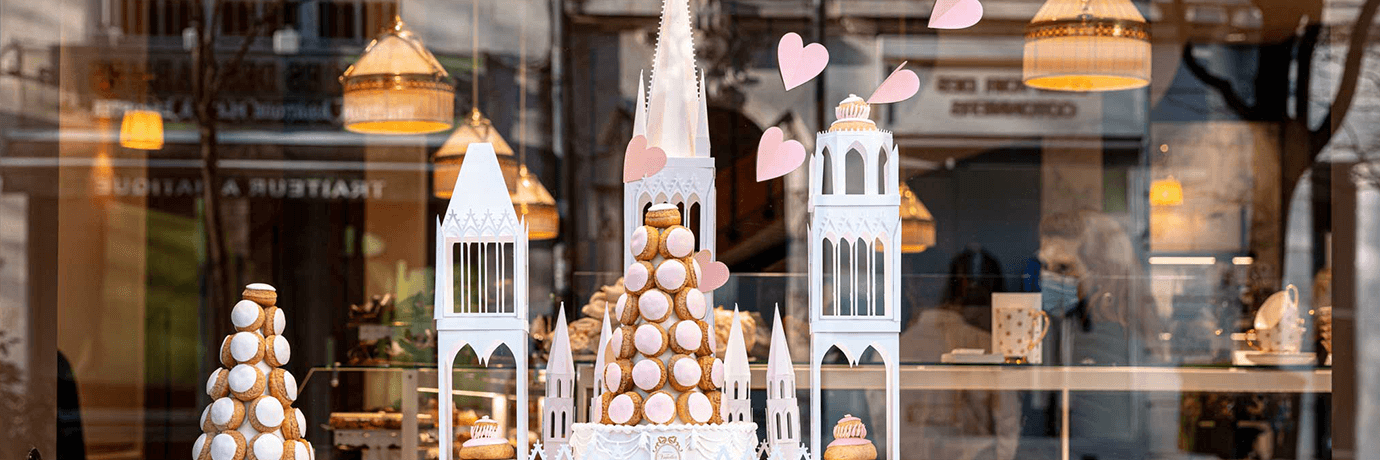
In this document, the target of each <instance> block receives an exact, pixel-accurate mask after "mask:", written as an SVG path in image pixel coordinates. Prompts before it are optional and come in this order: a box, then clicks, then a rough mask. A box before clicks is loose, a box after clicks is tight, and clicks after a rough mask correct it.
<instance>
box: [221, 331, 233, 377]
mask: <svg viewBox="0 0 1380 460" xmlns="http://www.w3.org/2000/svg"><path fill="white" fill-rule="evenodd" d="M234 337H235V335H234V334H230V335H227V336H225V340H222V341H221V342H220V365H221V366H225V367H226V368H227V369H228V368H231V367H235V356H234V355H232V354H231V353H230V339H231V338H234Z"/></svg>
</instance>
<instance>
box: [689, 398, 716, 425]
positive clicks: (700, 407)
mask: <svg viewBox="0 0 1380 460" xmlns="http://www.w3.org/2000/svg"><path fill="white" fill-rule="evenodd" d="M685 407H686V409H688V410H689V412H690V420H693V421H694V422H695V423H709V419H710V418H713V417H714V404H713V403H711V402H709V397H708V396H705V395H704V393H700V392H694V393H690V395H689V396H687V399H686V401H685Z"/></svg>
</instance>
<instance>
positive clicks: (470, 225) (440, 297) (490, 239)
mask: <svg viewBox="0 0 1380 460" xmlns="http://www.w3.org/2000/svg"><path fill="white" fill-rule="evenodd" d="M454 190H455V193H454V194H453V197H452V198H451V200H450V204H449V206H447V207H446V214H445V216H444V218H443V219H438V220H437V222H436V307H435V312H434V313H433V316H434V318H435V320H436V345H437V353H436V361H437V362H436V366H437V369H438V376H437V381H438V382H437V383H438V387H439V390H440V399H441V404H440V406H441V407H453V403H452V392H453V390H454V382H453V381H452V380H453V378H454V377H453V376H454V364H455V356H456V355H457V354H458V353H459V352H460V350H461V349H463V348H464V347H465V346H467V345H468V346H470V348H472V349H473V350H474V353H475V355H476V356H477V357H478V358H479V362H480V363H481V364H484V365H487V364H488V362H489V358H491V357H492V356H493V353H494V351H495V350H497V349H498V347H499V345H503V346H507V347H508V350H509V351H510V352H511V353H512V355H513V359H514V361H515V364H516V367H517V378H516V379H515V380H516V381H517V395H516V396H517V407H527V332H528V330H527V224H526V223H525V222H523V221H522V220H521V219H519V218H518V216H517V214H516V212H514V210H513V202H512V199H511V198H509V196H508V186H507V185H506V184H505V183H504V181H503V173H502V171H501V170H500V169H499V167H498V157H497V156H495V155H494V149H493V145H491V144H488V143H476V144H470V146H469V151H468V152H467V154H466V155H465V162H464V163H463V164H461V166H460V173H459V174H458V175H456V177H455V189H454ZM457 250H458V252H459V254H460V256H459V257H460V260H459V261H458V262H459V270H460V273H458V274H456V273H452V271H453V267H456V262H457V261H456V260H455V254H456V251H457ZM509 254H511V257H509ZM486 261H487V262H488V263H484V262H486ZM456 275H459V277H460V279H461V280H462V282H461V283H460V285H459V286H458V287H457V286H456V285H455V276H456ZM457 289H458V291H459V292H458V295H457V292H456V291H457ZM437 414H438V416H439V419H440V420H439V421H438V422H437V428H438V430H439V431H438V432H439V433H451V432H453V431H452V426H453V425H452V424H453V423H454V421H453V420H451V411H450V410H441V411H438V412H437ZM516 426H517V427H518V428H517V430H516V433H515V434H516V435H517V453H518V458H527V428H526V427H527V426H528V425H527V411H526V410H519V411H517V424H516ZM504 429H509V428H508V427H504ZM438 438H439V443H440V446H439V447H440V460H449V459H450V458H451V452H452V451H453V449H452V447H451V445H452V444H453V443H454V437H453V436H438Z"/></svg>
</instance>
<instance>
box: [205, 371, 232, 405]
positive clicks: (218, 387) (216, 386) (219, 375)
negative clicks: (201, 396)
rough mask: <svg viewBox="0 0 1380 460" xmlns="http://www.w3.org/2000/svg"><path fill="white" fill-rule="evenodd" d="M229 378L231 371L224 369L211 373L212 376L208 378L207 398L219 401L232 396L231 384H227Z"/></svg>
mask: <svg viewBox="0 0 1380 460" xmlns="http://www.w3.org/2000/svg"><path fill="white" fill-rule="evenodd" d="M229 376H230V370H228V369H226V368H223V367H217V368H216V370H214V371H211V376H210V377H207V378H206V396H210V397H211V399H219V398H224V397H225V395H228V394H230V384H229V383H228V382H227V380H228V378H229Z"/></svg>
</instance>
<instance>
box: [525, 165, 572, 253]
mask: <svg viewBox="0 0 1380 460" xmlns="http://www.w3.org/2000/svg"><path fill="white" fill-rule="evenodd" d="M518 171H519V172H518V184H517V191H516V192H514V193H513V209H514V210H516V211H517V213H518V215H519V216H522V218H523V220H525V221H526V222H527V238H528V239H531V240H549V239H552V238H555V237H556V235H557V234H559V232H560V228H561V216H560V214H559V213H557V212H556V199H555V198H553V197H552V196H551V192H548V191H546V187H544V186H542V185H541V180H539V179H537V176H534V175H532V174H531V173H529V172H527V165H522V166H521V167H519V170H518Z"/></svg>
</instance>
